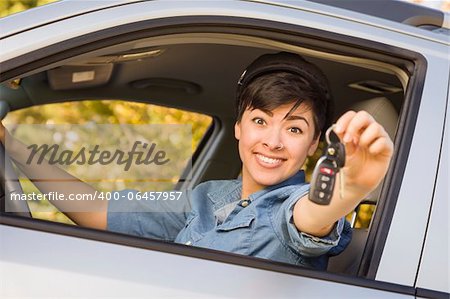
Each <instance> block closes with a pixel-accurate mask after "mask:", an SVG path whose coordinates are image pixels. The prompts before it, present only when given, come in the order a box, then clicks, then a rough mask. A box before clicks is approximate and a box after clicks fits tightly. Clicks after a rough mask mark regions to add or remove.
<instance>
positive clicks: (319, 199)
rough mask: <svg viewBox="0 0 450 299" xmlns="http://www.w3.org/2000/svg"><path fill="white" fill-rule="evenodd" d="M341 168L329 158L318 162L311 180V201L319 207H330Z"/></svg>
mask: <svg viewBox="0 0 450 299" xmlns="http://www.w3.org/2000/svg"><path fill="white" fill-rule="evenodd" d="M338 172H339V168H338V167H337V166H336V163H335V162H334V161H332V160H330V159H328V157H327V156H323V157H321V158H320V159H319V161H317V164H316V167H315V168H314V172H313V175H312V180H311V187H310V190H309V200H311V201H312V202H315V203H316V204H319V205H328V204H329V203H330V201H331V197H332V196H333V191H334V183H335V182H336V174H337V173H338Z"/></svg>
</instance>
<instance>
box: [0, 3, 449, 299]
mask: <svg viewBox="0 0 450 299" xmlns="http://www.w3.org/2000/svg"><path fill="white" fill-rule="evenodd" d="M449 32H450V16H449V15H448V14H445V13H443V12H439V11H435V10H432V9H429V8H425V7H419V6H415V5H414V4H410V3H405V2H399V1H395V0H392V1H387V0H383V1H364V2H355V1H331V2H330V1H323V0H322V1H283V0H271V1H269V0H259V1H245V0H243V1H232V0H226V1H164V0H161V1H142V0H139V1H137V0H135V1H134V0H133V1H125V0H110V1H74V0H65V1H59V2H55V3H51V4H48V5H44V6H42V7H38V8H35V9H31V10H28V11H25V12H22V13H18V14H15V15H11V16H8V17H5V18H2V19H0V44H1V54H0V63H1V64H0V72H1V74H0V82H2V83H1V85H0V114H1V117H2V119H3V118H5V119H4V123H5V124H6V125H8V129H9V130H10V131H11V132H12V134H16V135H15V136H17V137H18V138H21V139H22V140H24V142H25V141H26V142H38V141H39V140H47V139H45V138H47V137H48V136H47V135H46V134H47V133H45V132H52V134H51V136H50V137H51V138H53V139H51V140H53V141H54V142H56V143H58V144H61V145H62V144H66V142H68V141H71V142H72V145H73V144H75V145H76V146H82V145H83V146H88V145H90V144H91V145H92V144H94V143H95V142H100V141H101V140H106V141H109V142H112V140H114V142H115V144H116V145H117V144H119V143H121V140H122V139H124V138H118V137H114V136H116V135H115V134H116V133H117V132H116V131H114V129H111V127H108V126H109V125H111V124H116V125H118V124H120V126H118V127H120V132H119V133H121V134H128V133H129V134H131V135H132V138H131V137H130V138H131V140H140V141H142V140H152V139H151V138H153V137H151V136H146V135H145V133H142V132H141V131H133V130H134V129H133V130H132V129H130V128H135V127H134V126H132V125H137V124H139V125H144V126H145V125H146V124H150V123H152V124H153V123H158V122H165V123H177V124H178V125H179V126H181V128H183V126H187V127H188V130H187V131H183V130H181V131H180V132H187V133H186V134H185V133H180V134H179V135H177V136H181V137H186V138H187V140H188V141H187V142H188V143H187V144H188V145H189V144H191V143H190V142H191V139H194V140H195V142H194V144H193V146H192V149H191V148H189V146H187V148H189V151H188V152H187V154H186V155H187V156H183V157H182V158H180V161H179V164H177V165H179V167H178V168H174V169H172V170H174V171H175V172H176V173H175V174H174V173H170V174H167V175H164V177H163V180H162V181H158V180H156V181H151V182H148V183H149V184H150V185H145V186H146V187H148V186H151V187H150V188H154V190H155V191H156V192H162V190H164V189H165V188H166V187H168V188H173V189H175V190H182V189H183V188H187V189H189V188H193V187H194V186H196V185H198V184H199V183H201V182H204V181H207V180H212V179H232V178H237V177H238V176H239V174H240V173H239V172H240V167H241V164H240V160H239V155H238V152H237V147H236V141H235V139H234V134H233V132H234V131H233V126H234V122H235V120H234V101H235V92H236V86H237V82H238V80H239V77H240V76H241V74H242V72H243V70H244V69H245V67H246V66H247V65H248V64H249V63H250V62H251V61H252V60H254V59H255V58H256V57H258V56H260V55H261V54H265V53H275V52H280V51H286V52H292V53H298V54H300V55H302V56H303V57H305V59H307V60H308V61H310V62H312V63H314V64H316V65H317V66H319V67H320V68H321V69H322V70H323V71H324V73H325V74H326V76H327V77H328V79H329V81H330V87H331V90H332V93H333V98H334V101H335V112H334V118H335V119H336V118H337V117H338V116H339V115H341V114H342V113H343V112H345V111H347V110H349V109H354V110H366V111H368V112H370V113H371V114H372V115H373V116H374V117H375V118H376V119H377V120H378V121H379V122H380V123H381V124H383V126H384V127H385V128H386V130H387V131H388V132H389V134H390V135H391V137H392V138H393V140H394V146H395V152H394V156H393V159H392V162H391V165H390V168H389V170H388V173H387V175H386V177H385V179H384V181H383V184H382V185H381V186H380V187H379V188H378V189H377V190H376V192H373V193H372V194H370V195H368V196H367V198H366V199H365V200H364V201H363V204H362V205H361V206H360V207H358V208H357V210H356V211H355V213H354V215H352V216H349V217H353V218H352V219H353V220H352V224H353V228H352V230H353V236H354V237H353V239H352V242H351V244H350V245H349V248H347V249H346V250H345V251H344V253H342V254H340V255H338V256H336V257H333V258H331V259H330V262H329V265H328V269H327V271H319V270H313V269H307V268H304V267H300V266H295V265H291V264H286V263H281V262H275V261H270V260H265V259H259V258H255V257H249V256H243V255H238V254H232V253H227V252H220V251H215V250H211V249H205V248H196V247H193V246H188V245H183V244H173V243H169V242H165V241H161V240H155V239H151V238H141V237H137V236H133V235H126V234H122V233H117V232H113V231H104V230H97V229H91V228H86V227H81V226H77V225H73V223H72V224H70V223H68V222H70V221H69V220H67V219H65V218H63V216H62V215H61V214H55V213H53V214H51V215H53V216H52V217H55V219H49V217H47V216H45V211H44V212H43V210H42V209H44V208H45V209H47V208H49V207H48V205H45V203H39V202H38V201H39V200H37V199H36V198H34V199H33V200H30V201H28V202H29V203H28V204H27V201H22V200H21V201H15V205H14V206H10V201H8V200H7V196H5V194H9V192H11V191H14V190H18V189H17V188H19V187H20V188H23V189H24V191H25V193H27V194H31V193H33V192H38V191H37V190H36V189H35V188H34V187H33V186H32V184H31V183H30V181H27V180H25V179H24V178H23V177H22V176H19V180H18V179H17V177H14V175H13V176H12V177H11V176H10V175H11V173H15V172H14V171H13V172H11V169H13V168H14V167H15V166H13V165H12V164H10V163H9V162H10V159H8V157H7V155H6V156H5V155H4V154H2V156H3V157H4V160H3V166H4V167H2V171H1V172H2V176H3V180H4V182H5V185H4V186H3V192H2V193H3V200H2V212H1V216H0V238H1V242H0V244H1V247H0V257H1V262H0V263H1V282H2V283H1V289H0V295H1V297H2V298H11V297H39V296H44V297H50V296H51V297H61V298H62V297H69V296H70V297H83V298H90V297H92V298H94V297H99V296H104V297H113V296H114V297H115V296H117V297H126V298H129V297H155V298H162V297H171V298H175V297H177V298H178V297H180V298H191V297H192V298H194V297H195V298H230V297H236V298H256V297H261V298H292V297H305V298H323V297H327V296H328V297H344V298H349V297H352V298H353V297H354V298H404V297H416V298H448V296H449V293H450V286H449V281H450V280H449V267H450V260H449V221H448V219H449V218H448V217H449V206H448V201H449V194H448V181H449V176H448V165H449V161H448V152H449V145H448V143H449V133H448V130H449V120H448V117H447V115H448V114H449V106H448V100H449V97H450V88H449V86H450V85H449V82H450V56H449V53H450V33H449ZM124 117H127V118H124ZM152 117H153V118H152ZM57 125H59V126H60V127H58V126H57ZM67 125H69V127H67ZM128 125H129V126H130V127H127V126H128ZM64 126H66V127H64ZM56 127H57V129H58V130H63V129H61V128H65V129H64V130H65V131H63V133H64V134H62V133H61V132H62V131H58V132H56V131H51V130H55V128H56ZM91 127H95V128H96V131H95V132H96V133H92V132H93V131H92V132H91V131H89V128H91ZM191 127H192V134H193V136H192V137H191V136H190V133H191V129H190V128H191ZM67 128H68V129H67ZM113 128H117V126H115V127H113ZM152 128H154V127H152ZM184 128H185V127H184ZM74 130H78V131H77V134H75V135H74V133H70V132H73V131H74ZM122 130H124V131H122ZM144 131H145V132H146V130H144ZM86 132H87V133H86ZM124 132H125V133H124ZM126 132H128V133H126ZM130 132H131V133H130ZM164 132H167V131H164ZM94 134H95V135H94ZM45 136H47V137H45ZM120 136H126V135H120ZM159 136H163V137H164V136H166V137H167V136H170V134H169V133H164V134H160V135H159ZM144 137H145V138H144ZM181 137H180V138H181ZM71 138H72V139H71ZM77 138H78V139H77ZM133 138H134V139H133ZM136 138H137V139H136ZM139 138H141V139H139ZM142 138H144V139H142ZM177 138H178V137H177ZM172 141H173V140H172ZM172 141H171V140H170V138H169V139H168V140H165V139H164V140H159V142H161V143H164V142H166V143H167V144H169V145H173V144H178V143H171V142H172ZM6 146H7V144H6ZM69 148H70V146H69ZM185 148H186V146H185ZM318 155H320V153H319V154H318ZM55 163H56V162H55ZM62 164H64V163H62ZM186 165H188V166H186ZM70 166H71V167H72V168H70V169H69V171H72V172H73V173H75V174H76V175H77V176H78V175H79V176H80V177H82V178H86V180H88V181H89V180H90V182H93V184H94V183H96V182H97V183H98V182H99V181H101V182H100V183H102V184H103V183H105V182H103V181H102V180H100V178H105V177H106V174H107V175H108V176H107V177H109V175H110V174H112V173H115V170H112V168H107V169H106V170H104V169H103V170H99V172H95V171H94V170H91V169H94V168H93V166H92V165H91V166H92V168H82V167H78V166H77V164H76V163H72V165H70ZM313 166H314V161H313V160H312V161H311V162H309V163H308V167H309V170H308V169H307V170H308V171H310V170H311V168H312V167H313ZM6 168H9V170H7V169H6ZM19 168H20V167H19ZM122 171H124V170H123V169H122ZM8 173H9V174H8ZM98 173H100V176H95V175H94V174H98ZM137 173H138V174H139V175H137V176H136V178H139V177H140V175H141V173H140V172H137ZM89 175H94V176H91V177H90V176H89ZM122 175H123V172H122ZM158 175H161V176H162V174H161V173H158ZM53 179H54V178H53ZM104 181H108V180H104ZM123 181H124V180H122V181H120V182H119V181H118V180H115V179H113V183H112V184H107V183H108V182H110V181H108V182H106V183H105V184H103V185H101V184H100V183H99V184H100V185H98V186H99V187H98V188H99V189H101V190H103V192H104V194H109V195H108V196H110V197H111V196H114V194H116V193H113V192H112V191H113V190H117V189H116V188H117V187H118V186H119V187H120V186H122V187H128V186H129V185H125V183H127V182H125V183H124V182H123ZM125 181H126V180H125ZM11 182H12V183H11ZM17 182H19V183H20V184H19V186H17ZM130 184H131V185H130V186H139V185H142V182H140V181H139V180H138V179H136V181H135V182H131V183H130ZM133 184H134V185H133ZM133 188H134V187H133ZM142 191H145V190H142ZM36 194H38V193H36ZM48 196H49V194H47V197H48ZM135 199H137V198H135ZM28 207H31V212H32V214H33V217H30V215H31V214H30V212H29V210H28ZM33 208H34V209H35V210H34V211H33ZM371 211H373V214H372V212H371ZM43 215H44V216H43ZM55 215H56V216H55ZM364 217H366V218H364ZM39 218H41V219H39ZM42 218H45V219H42ZM355 219H357V221H355Z"/></svg>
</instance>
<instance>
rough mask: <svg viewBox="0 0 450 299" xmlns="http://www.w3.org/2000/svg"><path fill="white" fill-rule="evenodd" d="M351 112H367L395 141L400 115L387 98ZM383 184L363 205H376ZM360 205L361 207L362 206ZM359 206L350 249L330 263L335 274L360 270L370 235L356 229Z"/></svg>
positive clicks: (375, 99)
mask: <svg viewBox="0 0 450 299" xmlns="http://www.w3.org/2000/svg"><path fill="white" fill-rule="evenodd" d="M350 109H351V110H355V111H361V110H364V111H367V112H369V113H370V114H371V115H372V116H373V117H374V118H375V120H377V121H378V122H379V123H380V124H382V125H383V127H384V129H385V130H386V132H387V133H388V134H389V136H390V137H391V139H392V140H394V136H395V132H396V130H397V123H398V113H397V110H396V109H395V107H394V105H393V104H392V103H391V101H390V100H388V99H387V98H385V97H377V98H373V99H369V100H364V101H360V102H358V103H356V104H355V105H353V106H352V107H351V108H350ZM382 185H383V183H381V184H380V185H379V186H378V187H377V188H376V189H375V190H374V191H373V192H372V193H370V194H369V195H368V196H367V197H366V198H365V199H364V200H363V201H362V202H361V204H373V205H376V203H377V201H378V199H379V197H380V193H381V187H382ZM361 204H360V205H361ZM358 209H359V206H358V207H357V208H356V209H355V212H354V215H353V219H352V221H351V222H352V223H351V226H352V233H353V237H352V240H351V242H350V244H349V245H348V247H347V248H346V249H345V250H344V251H343V252H342V253H341V254H340V255H338V256H334V257H331V258H330V260H329V263H328V268H327V270H328V271H330V272H334V273H345V274H350V275H356V274H357V272H358V269H359V265H360V262H361V258H362V255H363V253H364V248H365V245H366V241H367V236H368V234H369V229H370V227H369V229H367V228H355V227H354V224H355V219H356V213H357V211H358Z"/></svg>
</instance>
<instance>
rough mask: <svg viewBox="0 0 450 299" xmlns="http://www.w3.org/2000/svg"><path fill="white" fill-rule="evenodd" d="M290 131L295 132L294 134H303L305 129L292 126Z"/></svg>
mask: <svg viewBox="0 0 450 299" xmlns="http://www.w3.org/2000/svg"><path fill="white" fill-rule="evenodd" d="M289 132H291V133H294V134H302V133H303V131H302V130H301V129H300V128H296V127H294V128H290V129H289Z"/></svg>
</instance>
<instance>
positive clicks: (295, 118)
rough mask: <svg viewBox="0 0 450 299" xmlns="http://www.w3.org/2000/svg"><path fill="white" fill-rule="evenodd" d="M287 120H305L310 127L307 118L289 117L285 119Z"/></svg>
mask: <svg viewBox="0 0 450 299" xmlns="http://www.w3.org/2000/svg"><path fill="white" fill-rule="evenodd" d="M284 119H285V120H297V119H299V120H303V121H305V123H306V124H307V125H308V127H309V122H308V120H307V119H306V118H305V117H303V116H301V115H292V114H291V115H287V116H286V117H285V118H284Z"/></svg>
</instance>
